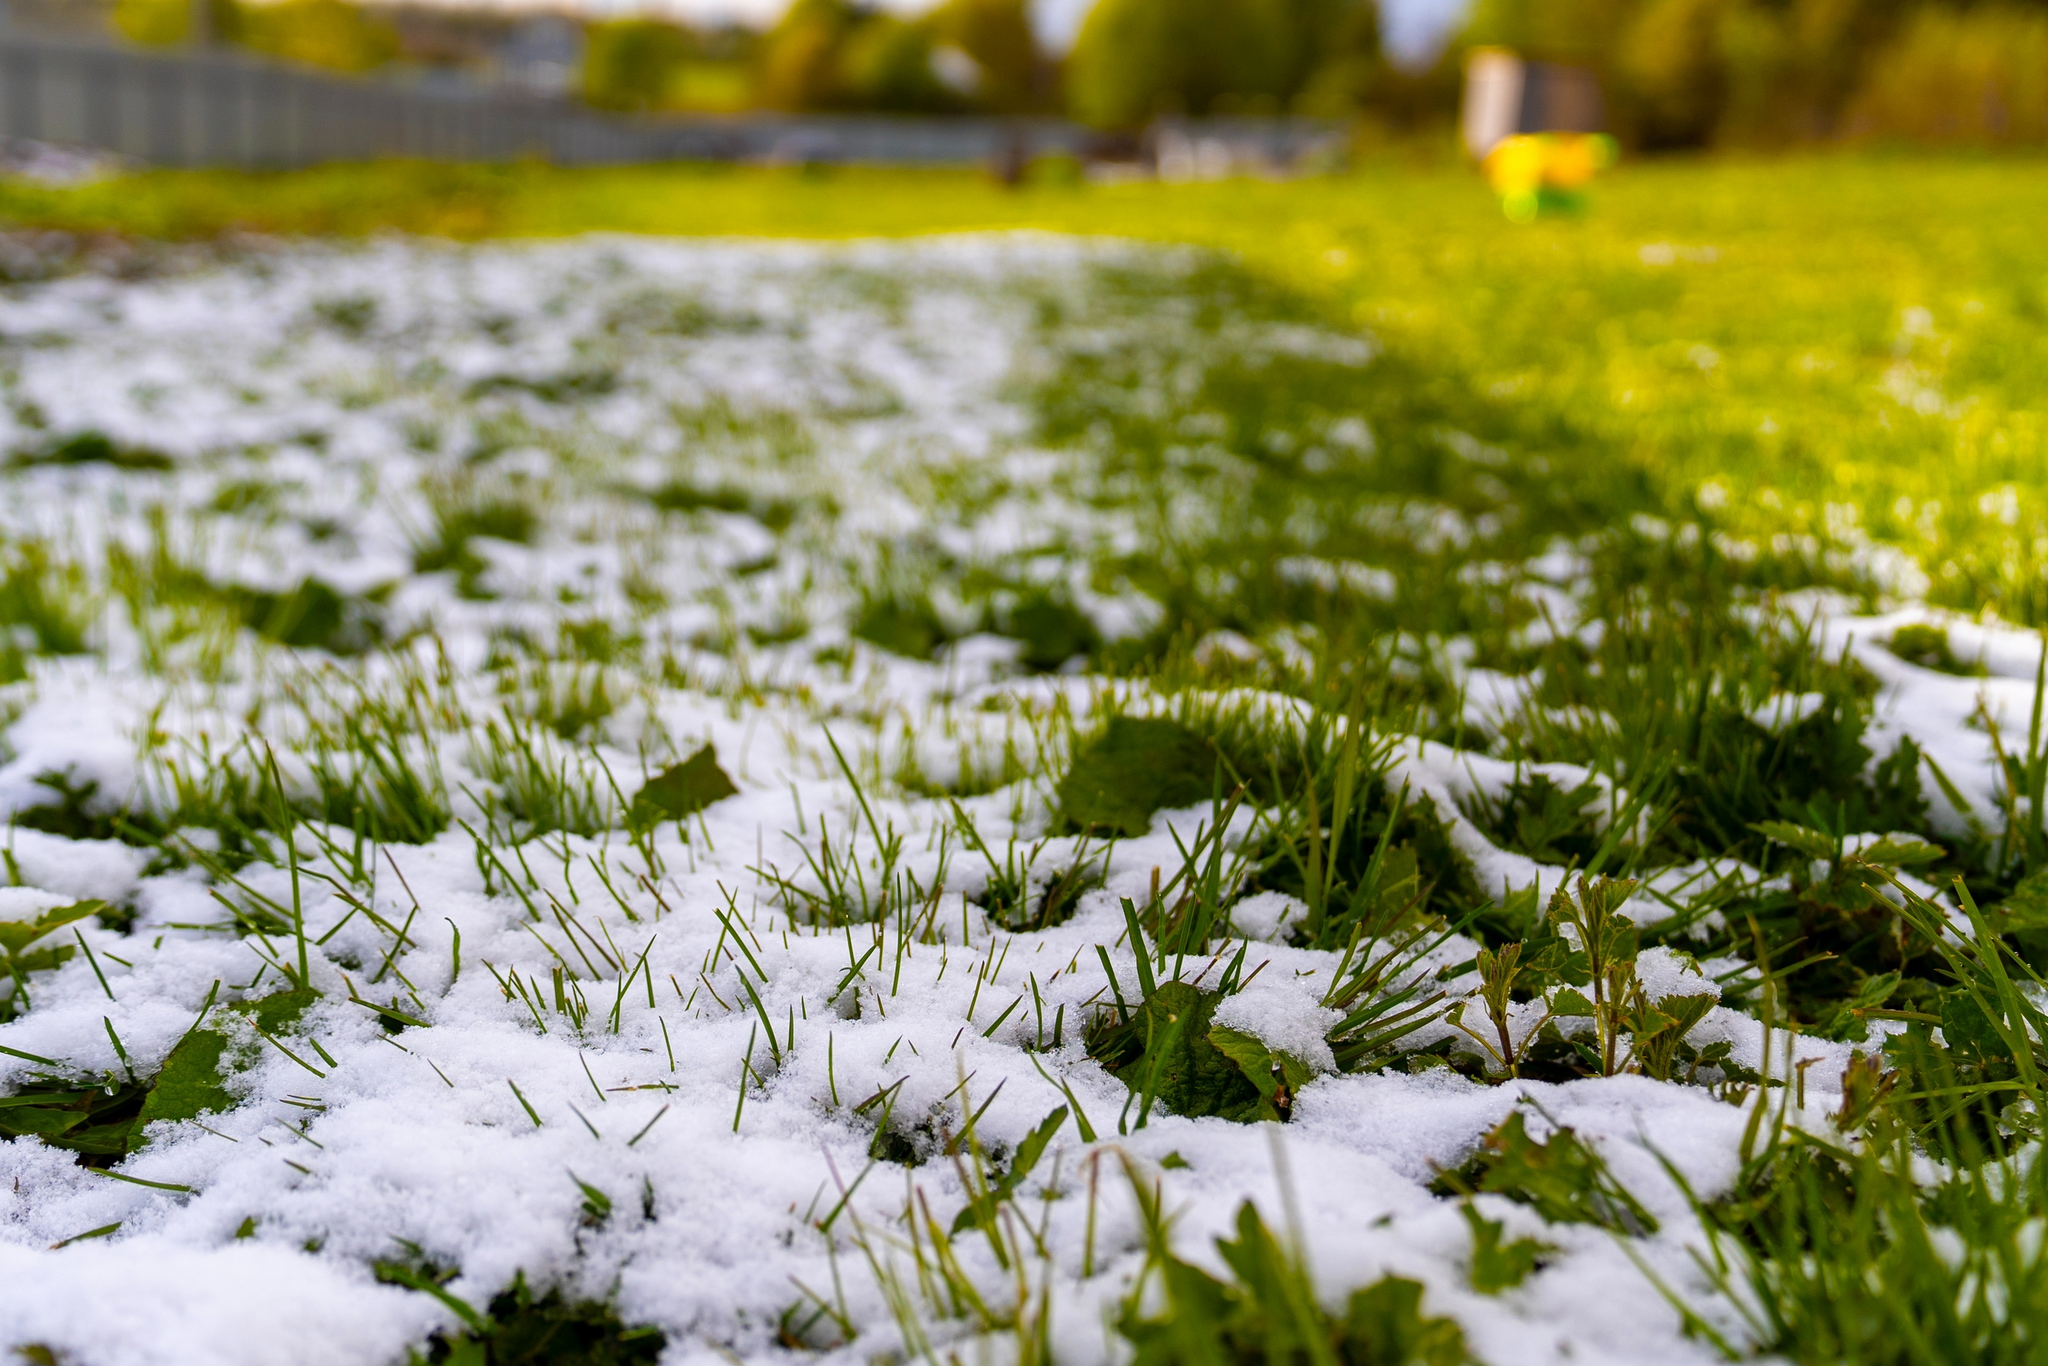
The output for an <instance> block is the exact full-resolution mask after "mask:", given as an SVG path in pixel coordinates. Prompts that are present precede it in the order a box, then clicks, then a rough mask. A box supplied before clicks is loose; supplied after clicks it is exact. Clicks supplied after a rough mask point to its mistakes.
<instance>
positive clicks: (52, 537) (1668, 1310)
mask: <svg viewBox="0 0 2048 1366" xmlns="http://www.w3.org/2000/svg"><path fill="white" fill-rule="evenodd" d="M2041 181H2042V176H2041V171H2040V168H2039V167H2038V166H2037V165H2036V164H2035V163H2032V162H2025V161H1994V160H1983V161H1926V160H1905V159H1901V160H1878V159H1860V160H1852V159H1840V160H1804V161H1786V162H1768V163H1762V162H1760V163H1754V164H1743V163H1714V164H1703V165H1688V164H1683V163H1660V164H1652V165H1643V166H1632V167H1625V168H1623V169H1622V170H1621V171H1620V172H1618V173H1617V174H1615V175H1614V176H1613V177H1612V178H1611V179H1609V180H1608V181H1606V182H1604V183H1603V184H1602V185H1601V186H1600V187H1599V190H1598V194H1597V197H1596V201H1595V204H1594V207H1593V209H1592V211H1591V212H1590V213H1589V214H1588V215H1587V216H1585V217H1583V218H1580V219H1572V220H1559V221H1546V222H1541V223H1538V224H1534V225H1530V226H1526V227H1516V226H1513V225H1510V224H1508V223H1506V222H1504V221H1503V220H1502V219H1501V217H1500V214H1499V211H1498V208H1497V207H1496V206H1495V205H1494V204H1493V203H1492V202H1490V200H1489V199H1488V198H1487V196H1486V195H1485V193H1484V191H1483V188H1482V187H1481V186H1480V185H1479V184H1478V183H1477V182H1476V181H1475V180H1473V179H1471V178H1470V177H1468V176H1467V175H1466V174H1465V173H1464V172H1462V171H1458V170H1453V169H1447V168H1440V167H1431V166H1427V165H1419V164H1418V165H1397V164H1393V163H1388V164H1384V165H1376V166H1372V167H1368V168H1367V169H1364V170H1361V171H1359V172H1357V173H1354V174H1348V175H1345V176H1341V177H1330V178H1325V179H1314V180H1304V181H1299V182H1292V183H1286V184H1262V183H1230V184H1220V185H1198V186H1151V185H1127V186H1116V187H1109V186H1056V185H1044V186H1037V187H1032V188H1027V189H1024V190H1020V191H1007V190H1003V189H1000V188H999V187H996V186H993V185H990V184H988V183H986V182H985V181H983V180H981V179H979V178H977V177H974V176H971V175H965V174H953V173H948V174H908V173H882V172H865V171H863V172H851V171H849V172H838V173H832V174H827V175H822V176H821V175H813V174H803V173H797V172H788V173H782V172H713V171H708V170H703V169H677V170H666V169H664V170H646V169H635V170H621V171H600V172H578V173H570V172H555V171H549V170H545V169H542V168H513V169H470V170H460V171H453V170H444V169H435V168H427V167H372V168H336V169H332V170H327V171H320V172H310V173H304V174H299V175H293V176H280V177H268V178H265V177H222V176H214V175H178V174H168V173H161V174H151V175H145V176H139V177H134V178H130V179H126V180H120V181H114V182H108V183H105V184H101V185H96V186H87V187H83V188H78V189H72V190H61V191H59V190H50V189H40V188H35V187H30V186H24V185H8V186H5V187H0V220H5V221H11V222H13V223H14V224H16V225H18V226H19V227H20V228H21V229H22V230H23V233H22V235H20V236H18V237H17V238H16V239H15V240H14V242H13V244H12V248H11V250H10V254H9V257H8V259H9V261H11V262H12V264H11V266H10V267H9V269H10V271H11V272H12V273H13V275H14V276H16V277H17V278H16V280H15V282H14V283H12V284H10V285H8V286H7V287H6V290H5V292H4V294H0V359H4V367H0V399H4V405H0V409H4V411H0V449H4V450H5V451H6V452H7V457H6V464H5V467H4V469H0V482H4V483H5V485H6V488H7V492H8V495H9V496H8V497H7V498H6V499H5V500H4V502H0V549H4V553H5V563H4V577H0V622H4V624H5V625H6V626H7V628H8V632H7V635H6V638H5V640H4V641H0V678H4V680H5V682H4V686H0V719H4V720H6V722H7V729H6V732H5V734H6V741H5V749H4V751H0V758H4V760H5V762H4V765H0V808H4V810H5V811H6V812H7V813H8V816H9V820H10V823H9V825H8V827H7V833H6V836H5V843H4V848H0V857H4V861H5V872H6V878H5V881H6V882H8V883H11V884H13V885H12V886H9V887H6V888H0V953H4V955H5V958H4V961H0V970H4V972H5V974H6V975H5V976H0V985H4V986H5V988H6V989H7V992H8V994H7V995H6V996H5V997H4V998H0V1089H5V1090H6V1091H8V1092H9V1094H7V1095H5V1096H0V1136H4V1137H5V1138H6V1139H7V1141H5V1142H0V1178H4V1184H0V1276H4V1277H5V1279H6V1281H7V1283H9V1284H10V1285H15V1286H20V1287H26V1290H25V1292H24V1293H20V1294H12V1295H9V1296H0V1344H4V1345H9V1346H15V1347H19V1348H22V1349H24V1350H28V1351H30V1352H31V1355H30V1358H29V1359H31V1360H51V1359H55V1360H62V1361H77V1362H81V1363H91V1362H100V1361H106V1362H117V1361H118V1362H125V1361H164V1362H178V1363H184V1362H201V1361H207V1362H211V1361H236V1362H242V1361H247V1362H270V1361H277V1362H294V1363H307V1362H324V1361H334V1362H351V1363H355V1362H364V1363H369V1362H383V1361H397V1360H404V1359H406V1357H407V1354H408V1353H412V1354H414V1355H416V1356H418V1357H420V1358H423V1359H427V1360H432V1361H444V1360H445V1361H456V1362H464V1363H468V1362H478V1361H484V1362H494V1363H510V1362H515V1361H516V1362H527V1361H554V1362H591V1363H598V1362H606V1363H610V1362H630V1361H653V1360H655V1359H657V1358H660V1359H661V1360H665V1361H669V1362H680V1361H689V1362H695V1361H698V1360H700V1359H701V1360H706V1361H708V1360H709V1359H710V1358H712V1357H714V1356H718V1357H723V1358H725V1359H728V1360H730V1359H739V1360H744V1361H748V1362H754V1361H769V1360H777V1359H780V1360H789V1359H794V1358H797V1357H816V1358H818V1359H820V1360H829V1361H834V1362H838V1361H847V1362H851V1361H854V1360H865V1361H886V1362H896V1361H902V1362H908V1361H911V1360H927V1361H931V1362H933V1363H935V1364H936V1363H939V1362H956V1361H957V1362H959V1363H961V1364H962V1366H969V1363H981V1362H990V1363H1005V1362H1013V1361H1014V1362H1016V1363H1018V1366H1024V1363H1026V1362H1029V1363H1049V1362H1059V1363H1066V1362H1076V1363H1082V1362H1086V1363H1094V1362H1112V1361H1115V1362H1123V1361H1130V1360H1133V1359H1135V1360H1137V1361H1139V1362H1142V1363H1145V1366H1155V1364H1156V1366H1163V1364H1164V1363H1183V1362H1185V1363H1190V1364H1191V1366H1192V1364H1193V1363H1209V1362H1215V1361H1218V1360H1221V1359H1224V1358H1228V1359H1233V1360H1260V1361H1265V1360H1273V1361H1279V1360H1282V1359H1284V1360H1286V1361H1289V1362H1301V1363H1317V1366H1324V1364H1326V1363H1334V1362H1337V1361H1343V1362H1347V1363H1357V1364H1359V1366H1364V1364H1366V1363H1380V1362H1422V1363H1428V1364H1429V1366H1448V1364H1449V1363H1457V1362H1462V1361H1466V1360H1478V1361H1483V1362H1488V1363H1493V1366H1507V1364H1508V1363H1518V1362H1564V1361H1571V1362H1575V1363H1585V1362H1615V1363H1623V1362H1641V1361H1646V1360H1656V1361H1671V1362H1682V1361H1695V1360H1697V1361H1708V1360H1717V1359H1749V1358H1753V1357H1777V1358H1782V1359H1790V1360H1794V1361H1799V1362H1802V1363H1804V1362H1812V1363H1820V1362H1838V1361H1843V1362H1858V1363H1862V1362H1870V1363H1892V1362H1900V1363H1905V1362H1928V1363H1934V1362H1953V1361H1962V1360H1969V1361H1993V1362H2004V1361H2010V1362H2015V1363H2017V1362H2031V1361H2035V1360H2037V1359H2038V1357H2039V1354H2040V1351H2041V1343H2040V1341H2039V1332H2040V1329H2039V1325H2040V1324H2041V1323H2042V1322H2044V1321H2048V1259H2044V1257H2043V1248H2042V1241H2041V1237H2040V1228H2041V1226H2042V1225H2041V1221H2042V1219H2043V1218H2048V1167H2043V1165H2042V1164H2040V1163H2039V1162H2038V1161H2037V1156H2038V1151H2039V1127H2040V1115H2041V1112H2042V1111H2041V1107H2042V1104H2043V1102H2044V1096H2043V1083H2042V1071H2041V1069H2042V1067H2043V1066H2044V1064H2048V1049H2044V1048H2043V1045H2042V1042H2041V1040H2042V1039H2043V1038H2044V1037H2048V988H2044V986H2043V984H2042V981H2041V977H2040V975H2039V974H2040V973H2041V972H2042V971H2044V970H2048V730H2044V728H2043V724H2042V712H2043V705H2042V704H2043V691H2044V690H2043V684H2042V673H2041V661H2042V646H2041V638H2040V636H2039V635H2038V634H2037V633H2035V632H2034V631H2032V630H2031V629H2029V628H2031V627H2033V626H2035V625H2037V624H2040V622H2041V620H2042V618H2044V617H2048V594H2044V592H2043V589H2042V587H2041V584H2042V582H2043V580H2042V568H2043V564H2042V562H2043V560H2044V558H2048V539H2044V537H2048V533H2044V530H2043V525H2042V517H2043V510H2044V502H2043V493H2044V480H2043V477H2042V471H2041V469H2040V464H2041V452H2040V450H2039V447H2038V444H2037V443H2038V442H2039V440H2040V436H2039V427H2040V417H2039V407H2038V403H2037V401H2036V397H2035V390H2034V389H2032V388H2031V387H2030V380H2031V379H2032V377H2033V375H2034V374H2035V373H2037V371H2039V370H2040V369H2041V368H2042V367H2041V365H2040V364H2039V362H2040V360H2041V359H2043V358H2048V327H2044V326H2043V320H2044V317H2048V259H2044V257H2043V256H2042V253H2041V252H2040V251H2039V249H2038V248H2037V247H2036V246H2035V239H2036V237H2037V236H2038V233H2037V232H2036V231H2035V230H2034V228H2033V224H2034V223H2036V222H2037V221H2039V217H2040V215H2039V213H2038V211H2037V208H2038V201H2039V200H2040V199H2041V198H2042V197H2043V195H2042V192H2041V190H2040V189H2039V188H2037V187H2038V186H2039V185H2040V183H2041ZM1017 229H1029V230H1031V231H1029V232H1024V233H1016V232H1013V231H1011V230H1017ZM55 230H62V231H63V232H64V233H68V234H72V236H68V237H62V238H59V237H54V236H45V237H36V236H34V233H36V232H39V231H41V232H50V231H55ZM590 233H599V234H600V235H597V236H588V235H586V234H590ZM963 234H965V235H963ZM96 235H97V236H96ZM678 237H690V238H698V239H703V240H697V241H676V240H671V239H674V238H678ZM891 239H914V240H891ZM165 1325H170V1327H168V1328H166V1327H165ZM36 1353H40V1355H35V1354H36Z"/></svg>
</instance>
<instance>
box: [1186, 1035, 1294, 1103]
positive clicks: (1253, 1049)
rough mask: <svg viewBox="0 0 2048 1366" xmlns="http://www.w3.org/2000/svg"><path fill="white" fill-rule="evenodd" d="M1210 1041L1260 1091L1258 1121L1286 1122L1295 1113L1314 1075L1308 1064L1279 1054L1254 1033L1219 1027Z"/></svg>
mask: <svg viewBox="0 0 2048 1366" xmlns="http://www.w3.org/2000/svg"><path fill="white" fill-rule="evenodd" d="M1209 1042H1210V1043H1212V1044H1214V1045H1215V1046H1216V1049H1217V1050H1218V1051H1219V1052H1221V1053H1222V1054H1223V1056H1224V1057H1226V1058H1229V1059H1230V1060H1231V1061H1232V1062H1234V1063H1236V1064H1237V1070H1238V1071H1240V1072H1242V1073H1244V1075H1245V1079H1246V1080H1248V1081H1249V1082H1251V1084H1252V1085H1253V1086H1256V1087H1257V1088H1258V1090H1259V1112H1258V1114H1257V1116H1256V1118H1258V1119H1270V1120H1285V1119H1286V1118H1287V1117H1288V1115H1290V1114H1291V1113H1293V1110H1294V1097H1295V1094H1296V1093H1297V1092H1299V1091H1300V1090H1301V1088H1302V1087H1304V1086H1306V1085H1308V1083H1309V1079H1310V1077H1311V1076H1312V1075H1313V1074H1312V1073H1310V1071H1309V1070H1308V1067H1307V1065H1306V1064H1305V1063H1302V1062H1300V1061H1298V1060H1297V1059H1294V1058H1290V1057H1288V1056H1287V1055H1286V1054H1285V1053H1275V1052H1273V1051H1272V1050H1270V1049H1268V1048H1267V1047H1266V1045H1265V1044H1264V1043H1262V1042H1260V1041H1259V1040H1258V1039H1257V1038H1255V1037H1253V1036H1252V1035H1250V1034H1246V1033H1243V1032H1242V1031H1240V1030H1235V1029H1225V1028H1223V1027H1222V1026H1220V1025H1219V1026H1217V1027H1216V1028H1214V1029H1211V1030H1210V1031H1209Z"/></svg>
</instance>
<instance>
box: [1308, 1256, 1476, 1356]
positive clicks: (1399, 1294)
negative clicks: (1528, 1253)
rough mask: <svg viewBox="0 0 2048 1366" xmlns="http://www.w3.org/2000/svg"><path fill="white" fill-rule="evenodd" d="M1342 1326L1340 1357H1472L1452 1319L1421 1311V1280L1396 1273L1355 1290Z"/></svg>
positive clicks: (1463, 1337)
mask: <svg viewBox="0 0 2048 1366" xmlns="http://www.w3.org/2000/svg"><path fill="white" fill-rule="evenodd" d="M1342 1331H1343V1336H1344V1338H1345V1342H1344V1347H1345V1349H1346V1350H1345V1351H1343V1352H1342V1353H1341V1354H1340V1356H1339V1358H1338V1359H1339V1360H1341V1361H1357V1362H1368V1361H1369V1362H1381V1361H1387V1362H1400V1363H1402V1366H1464V1363H1465V1362H1467V1361H1469V1360H1470V1359H1471V1358H1470V1357H1469V1356H1468V1355H1467V1353H1466V1351H1465V1334H1464V1332H1463V1331H1462V1330H1461V1329H1459V1327H1458V1325H1457V1323H1456V1322H1455V1321H1454V1320H1451V1319H1440V1318H1430V1317H1428V1316H1427V1315H1425V1314H1424V1313H1423V1312H1422V1286H1421V1284H1420V1283H1419V1282H1416V1281H1411V1280H1406V1279H1404V1278H1402V1277H1400V1276H1383V1277H1381V1278H1380V1279H1379V1280H1378V1281H1375V1282H1374V1283H1373V1284H1371V1285H1369V1286H1367V1287H1366V1288H1365V1289H1363V1290H1359V1291H1356V1292H1354V1293H1353V1294H1352V1296H1351V1302H1350V1304H1348V1305H1347V1306H1346V1307H1345V1312H1344V1320H1343V1330H1342Z"/></svg>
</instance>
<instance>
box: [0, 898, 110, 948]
mask: <svg viewBox="0 0 2048 1366" xmlns="http://www.w3.org/2000/svg"><path fill="white" fill-rule="evenodd" d="M106 905H107V903H106V902H104V901H75V902H73V903H72V904H71V905H69V906H52V907H51V908H50V909H49V910H47V911H44V912H43V913H42V914H41V915H39V916H37V917H36V918H35V919H34V920H0V953H5V954H7V956H8V957H10V958H11V957H13V956H14V955H16V954H18V953H20V952H21V951H22V950H23V949H25V948H27V947H28V946H29V945H30V944H33V943H35V942H36V940H38V939H41V938H42V937H43V936H44V935H46V934H48V933H50V932H51V931H52V930H60V929H63V928H64V927H65V926H66V925H69V924H71V923H72V922H73V921H76V920H83V919H85V918H86V917H87V916H89V915H97V914H98V913H99V912H101V911H102V910H105V909H106Z"/></svg>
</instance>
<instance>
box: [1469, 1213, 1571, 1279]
mask: <svg viewBox="0 0 2048 1366" xmlns="http://www.w3.org/2000/svg"><path fill="white" fill-rule="evenodd" d="M1465 1222H1466V1223H1467V1224H1470V1225H1471V1226H1472V1273H1471V1279H1472V1288H1473V1289H1474V1290H1477V1291H1478V1292H1479V1293H1480V1294H1482V1295H1498V1294H1499V1293H1500V1292H1501V1291H1503V1290H1512V1289H1514V1288H1515V1287H1516V1286H1518V1285H1520V1284H1521V1283H1522V1282H1523V1281H1526V1280H1527V1279H1529V1273H1530V1272H1532V1271H1534V1270H1535V1269H1536V1268H1537V1267H1538V1266H1540V1265H1541V1264H1542V1261H1543V1254H1544V1253H1546V1252H1555V1251H1556V1250H1557V1249H1556V1248H1553V1247H1551V1246H1550V1245H1549V1244H1548V1243H1539V1242H1537V1241H1536V1240H1535V1239H1534V1238H1516V1239H1514V1240H1513V1241H1504V1240H1503V1239H1502V1237H1501V1235H1502V1234H1503V1233H1504V1232H1505V1231H1506V1228H1507V1226H1506V1225H1505V1224H1503V1223H1501V1222H1500V1221H1499V1220H1498V1219H1489V1218H1487V1217H1486V1216H1485V1215H1483V1214H1481V1213H1480V1212H1479V1210H1478V1209H1477V1208H1476V1207H1475V1206H1474V1205H1473V1204H1472V1203H1471V1202H1470V1201H1467V1202H1466V1204H1465Z"/></svg>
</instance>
